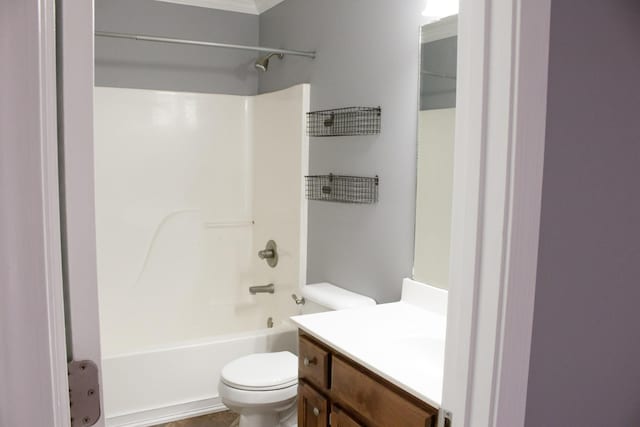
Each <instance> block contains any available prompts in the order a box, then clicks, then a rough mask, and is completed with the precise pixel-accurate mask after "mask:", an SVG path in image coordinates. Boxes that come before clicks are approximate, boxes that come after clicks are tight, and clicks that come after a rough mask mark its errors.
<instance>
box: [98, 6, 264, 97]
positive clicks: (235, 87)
mask: <svg viewBox="0 0 640 427" xmlns="http://www.w3.org/2000/svg"><path fill="white" fill-rule="evenodd" d="M95 16H96V30H97V31H109V32H123V33H142V34H148V35H156V36H163V37H173V38H185V39H194V40H204V41H214V42H222V43H237V44H246V45H257V44H258V17H257V16H255V15H249V14H244V13H234V12H227V11H221V10H214V9H207V8H201V7H193V6H183V5H176V4H171V3H164V2H158V1H153V0H135V1H134V0H96V2H95ZM95 55H96V85H98V86H114V87H131V88H141V89H164V90H177V91H193V92H208V93H226V94H234V95H254V94H256V93H257V89H258V73H257V72H256V71H255V70H254V69H253V61H254V60H255V58H256V57H257V54H256V53H254V52H243V51H237V50H226V49H217V48H216V49H214V48H208V47H198V46H184V45H170V44H165V43H152V42H142V41H135V40H118V39H107V38H103V37H96V45H95Z"/></svg>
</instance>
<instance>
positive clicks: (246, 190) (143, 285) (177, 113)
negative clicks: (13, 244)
mask: <svg viewBox="0 0 640 427" xmlns="http://www.w3.org/2000/svg"><path fill="white" fill-rule="evenodd" d="M308 103H309V87H308V85H298V86H294V87H292V88H289V89H286V90H283V91H279V92H274V93H270V94H264V95H258V96H232V95H217V94H200V93H185V92H166V91H153V90H140V89H121V88H103V87H97V88H96V89H95V174H96V177H95V178H96V228H97V249H98V286H99V291H100V319H101V336H102V352H103V359H104V360H103V367H104V373H103V378H104V380H103V381H104V393H105V412H106V417H107V424H108V425H110V426H145V425H153V424H157V423H159V422H163V421H164V422H166V421H171V420H173V419H178V418H183V417H185V416H191V415H197V414H199V413H204V412H207V411H211V410H215V409H218V408H221V404H220V401H219V398H218V393H217V382H218V379H219V373H220V370H221V368H222V366H223V365H224V364H225V363H226V362H228V361H230V360H232V359H234V358H236V357H238V356H240V355H243V354H247V353H252V352H255V351H273V350H280V349H289V350H293V349H294V347H295V333H294V332H292V331H291V328H290V327H289V326H287V322H286V319H287V318H288V316H290V315H292V314H295V313H296V311H297V308H296V306H295V304H294V302H293V300H292V299H291V297H290V295H291V294H292V293H293V292H296V291H297V289H298V287H299V286H300V285H302V284H303V283H304V280H305V275H306V232H307V225H306V221H307V207H306V201H305V199H304V193H303V185H302V184H303V176H304V175H305V174H307V172H308V171H307V168H308V138H307V136H306V135H305V126H304V123H305V122H304V120H305V112H306V111H308ZM271 239H273V240H275V241H276V242H277V244H278V251H279V263H278V266H277V267H276V268H270V267H269V266H268V265H267V263H266V262H265V261H263V260H260V259H259V258H258V257H257V255H256V254H257V252H258V250H260V249H263V248H264V245H265V244H266V242H267V241H268V240H271ZM267 283H274V284H275V289H276V292H275V294H273V295H270V294H260V295H255V296H253V295H250V294H249V291H248V288H249V286H252V285H264V284H267ZM269 318H271V319H272V320H273V322H274V323H275V327H274V328H269V329H267V322H268V319H269Z"/></svg>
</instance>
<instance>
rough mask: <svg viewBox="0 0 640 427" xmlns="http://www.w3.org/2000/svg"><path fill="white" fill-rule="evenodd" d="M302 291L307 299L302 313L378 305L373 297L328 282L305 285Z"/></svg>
mask: <svg viewBox="0 0 640 427" xmlns="http://www.w3.org/2000/svg"><path fill="white" fill-rule="evenodd" d="M301 291H302V296H303V297H304V299H305V303H304V305H303V306H302V307H301V310H302V313H301V314H312V313H321V312H323V311H334V310H346V309H349V308H357V307H365V306H370V305H376V301H375V300H374V299H373V298H369V297H367V296H364V295H360V294H357V293H355V292H351V291H348V290H346V289H342V288H340V287H338V286H336V285H333V284H331V283H327V282H323V283H313V284H309V285H305V286H303V287H302V290H301Z"/></svg>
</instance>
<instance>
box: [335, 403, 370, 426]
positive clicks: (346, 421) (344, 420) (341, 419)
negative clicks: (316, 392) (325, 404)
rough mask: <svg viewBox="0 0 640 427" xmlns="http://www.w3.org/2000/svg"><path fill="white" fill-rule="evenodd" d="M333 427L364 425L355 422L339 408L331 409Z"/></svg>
mask: <svg viewBox="0 0 640 427" xmlns="http://www.w3.org/2000/svg"><path fill="white" fill-rule="evenodd" d="M331 427H364V426H363V425H362V424H360V423H359V422H357V421H356V420H354V419H353V418H351V417H350V416H349V414H347V413H346V412H345V411H343V410H342V409H340V407H339V406H336V405H333V406H332V407H331Z"/></svg>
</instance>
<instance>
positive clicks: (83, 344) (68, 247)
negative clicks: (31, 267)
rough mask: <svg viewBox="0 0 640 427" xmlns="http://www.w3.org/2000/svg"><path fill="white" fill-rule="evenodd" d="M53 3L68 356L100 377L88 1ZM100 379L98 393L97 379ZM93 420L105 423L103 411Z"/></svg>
mask: <svg viewBox="0 0 640 427" xmlns="http://www.w3.org/2000/svg"><path fill="white" fill-rule="evenodd" d="M56 7H57V8H58V12H57V13H58V18H59V20H60V22H61V25H59V26H58V28H57V37H58V42H59V43H58V46H62V51H61V52H59V54H61V55H60V56H59V57H58V81H59V82H60V83H61V84H60V85H59V88H60V91H59V93H58V97H59V103H58V107H59V110H58V117H59V119H58V125H59V126H60V131H59V134H58V136H59V138H60V140H59V144H60V145H61V147H62V150H61V164H62V166H63V167H62V168H61V174H60V175H61V176H62V177H63V179H64V184H63V185H64V189H63V192H64V193H63V194H64V198H63V199H62V200H61V206H62V211H63V215H64V218H63V219H64V221H63V224H62V227H63V228H62V229H63V234H62V235H63V242H64V251H65V252H64V255H65V256H64V261H65V267H66V271H65V272H66V277H65V285H66V290H67V295H66V296H67V299H66V303H67V304H66V314H67V322H68V324H69V325H70V331H69V334H68V335H69V337H70V341H71V349H70V353H71V354H70V356H71V357H72V358H73V360H91V361H93V363H95V364H96V365H97V366H98V371H99V375H100V377H101V375H102V354H101V350H100V319H99V305H98V275H97V257H96V233H95V197H94V190H95V187H94V169H93V162H94V152H93V149H94V146H93V90H94V81H93V78H94V27H93V26H94V14H93V2H92V1H86V0H56ZM99 382H100V395H101V396H102V379H101V378H99ZM102 404H103V399H101V405H102ZM101 413H102V414H104V407H101ZM94 425H95V426H96V427H104V416H101V417H100V419H99V420H98V422H97V423H96V424H94Z"/></svg>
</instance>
